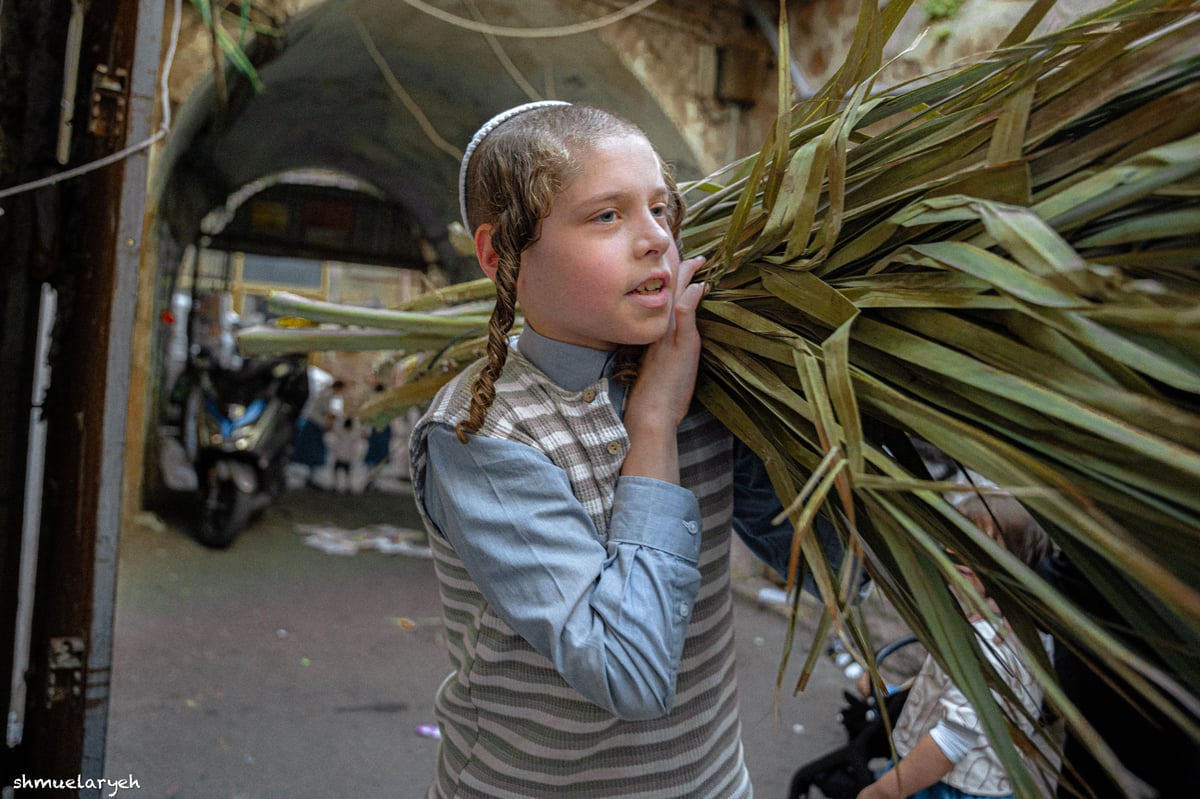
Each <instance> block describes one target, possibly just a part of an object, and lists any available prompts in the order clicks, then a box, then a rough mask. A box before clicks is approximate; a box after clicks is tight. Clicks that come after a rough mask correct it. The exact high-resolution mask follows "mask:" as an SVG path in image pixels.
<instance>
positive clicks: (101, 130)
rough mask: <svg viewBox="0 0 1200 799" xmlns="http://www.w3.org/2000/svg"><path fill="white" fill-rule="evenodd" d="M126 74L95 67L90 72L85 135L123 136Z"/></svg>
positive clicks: (120, 71) (126, 71) (127, 80)
mask: <svg viewBox="0 0 1200 799" xmlns="http://www.w3.org/2000/svg"><path fill="white" fill-rule="evenodd" d="M128 90H129V71H128V70H126V69H123V68H121V67H117V68H116V69H110V68H109V67H108V66H106V65H105V64H97V65H96V69H95V71H93V72H92V99H91V108H90V110H89V112H88V133H91V134H92V135H93V136H99V137H101V138H106V139H111V138H116V137H120V136H123V135H124V134H125V113H126V108H127V106H128V103H129V101H128V99H127V97H126V93H127V92H128Z"/></svg>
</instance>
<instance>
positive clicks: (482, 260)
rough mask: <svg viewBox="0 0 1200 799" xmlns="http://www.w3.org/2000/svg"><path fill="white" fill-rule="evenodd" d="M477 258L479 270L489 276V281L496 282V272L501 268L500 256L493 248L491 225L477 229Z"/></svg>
mask: <svg viewBox="0 0 1200 799" xmlns="http://www.w3.org/2000/svg"><path fill="white" fill-rule="evenodd" d="M475 258H476V259H478V261H479V268H480V269H482V270H483V273H484V274H485V275H487V276H488V279H489V280H492V281H495V279H496V270H497V269H499V268H500V256H498V255H496V250H495V248H493V247H492V226H491V225H490V224H486V225H480V226H479V227H477V228H475Z"/></svg>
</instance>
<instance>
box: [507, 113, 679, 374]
mask: <svg viewBox="0 0 1200 799" xmlns="http://www.w3.org/2000/svg"><path fill="white" fill-rule="evenodd" d="M579 157H580V159H581V164H580V166H581V169H580V173H579V176H578V177H577V178H576V179H575V180H574V182H573V183H571V185H569V186H568V187H567V188H566V189H564V190H563V191H562V192H560V193H559V194H558V196H556V197H555V198H554V203H553V205H552V206H551V209H550V215H549V216H547V217H546V218H545V219H543V220H542V225H541V235H540V237H539V238H538V240H537V241H536V242H535V243H534V244H533V245H532V246H530V247H529V248H527V249H526V250H525V252H524V253H522V256H521V269H520V272H519V275H518V278H517V300H518V302H519V303H520V305H521V309H522V311H523V312H524V315H525V320H526V322H527V323H528V324H530V325H531V326H532V327H533V329H534V330H536V331H537V332H538V333H541V334H542V335H543V336H547V337H549V338H552V339H556V340H558V341H564V342H567V343H569V344H578V345H582V346H585V347H591V348H593V349H599V350H612V349H615V348H616V347H617V346H619V345H624V344H649V343H650V342H653V341H657V340H658V339H659V338H661V337H662V336H663V334H664V333H665V332H666V330H667V325H668V322H669V320H670V316H671V311H672V307H673V305H674V296H675V289H676V287H675V280H676V275H677V270H678V267H679V253H678V251H677V250H676V248H675V243H674V240H673V238H672V236H671V232H670V226H669V219H668V213H669V207H668V201H669V194H668V189H667V184H666V182H665V181H664V179H663V174H662V170H661V168H660V166H659V161H658V157H657V156H656V155H655V152H654V150H653V148H652V147H651V146H650V143H649V142H648V141H646V140H645V139H644V138H643V137H641V136H620V137H615V138H610V139H604V140H602V141H600V142H599V143H597V144H596V145H595V146H594V147H593V148H591V149H590V150H586V151H583V152H581V153H579Z"/></svg>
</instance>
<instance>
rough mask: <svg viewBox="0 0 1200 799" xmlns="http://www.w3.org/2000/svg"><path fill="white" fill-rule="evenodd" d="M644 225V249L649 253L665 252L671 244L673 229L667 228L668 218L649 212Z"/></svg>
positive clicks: (642, 243) (642, 239)
mask: <svg viewBox="0 0 1200 799" xmlns="http://www.w3.org/2000/svg"><path fill="white" fill-rule="evenodd" d="M642 226H643V229H644V230H643V233H642V238H641V245H642V249H643V250H644V251H645V252H646V253H647V254H661V253H665V252H666V251H667V248H668V247H670V246H671V231H670V230H668V229H667V223H666V220H665V219H662V218H660V217H656V216H654V215H653V214H651V213H649V212H647V213H646V215H645V218H644V220H643V223H642Z"/></svg>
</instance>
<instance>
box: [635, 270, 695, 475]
mask: <svg viewBox="0 0 1200 799" xmlns="http://www.w3.org/2000/svg"><path fill="white" fill-rule="evenodd" d="M703 263H704V258H702V257H700V258H689V259H688V260H686V261H683V262H681V263H680V264H679V269H678V270H677V271H676V281H675V286H674V295H675V296H674V309H673V311H672V314H671V320H670V323H669V324H668V326H667V332H666V333H665V334H663V337H662V338H661V339H659V340H658V341H656V342H654V343H653V344H650V345H649V346H648V347H646V353H645V355H643V356H642V364H641V368H640V369H639V371H638V378H637V382H636V383H634V386H633V388H632V389H631V390H630V392H629V400H628V402H627V403H626V405H625V429H626V431H627V432H628V433H629V443H630V449H629V453H628V454H627V455H626V457H625V464H624V466H623V467H622V469H621V473H622V474H626V475H641V476H645V477H654V478H657V479H660V480H666V481H668V482H672V483H678V482H679V462H678V461H679V459H678V453H677V452H676V447H675V431H676V429H677V428H678V427H679V423H680V422H682V421H683V417H684V416H686V415H687V411H688V407H689V406H690V405H691V402H692V392H693V391H694V390H695V387H696V372H697V370H698V367H699V364H700V333H699V331H697V330H696V308H697V307H698V306H699V305H700V301H701V300H702V299H703V298H704V295H705V293H706V292H707V290H708V287H707V286H706V285H705V284H703V283H692V282H691V279H692V275H694V274H695V273H696V270H697V269H699V268H700V266H701V265H702V264H703Z"/></svg>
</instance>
